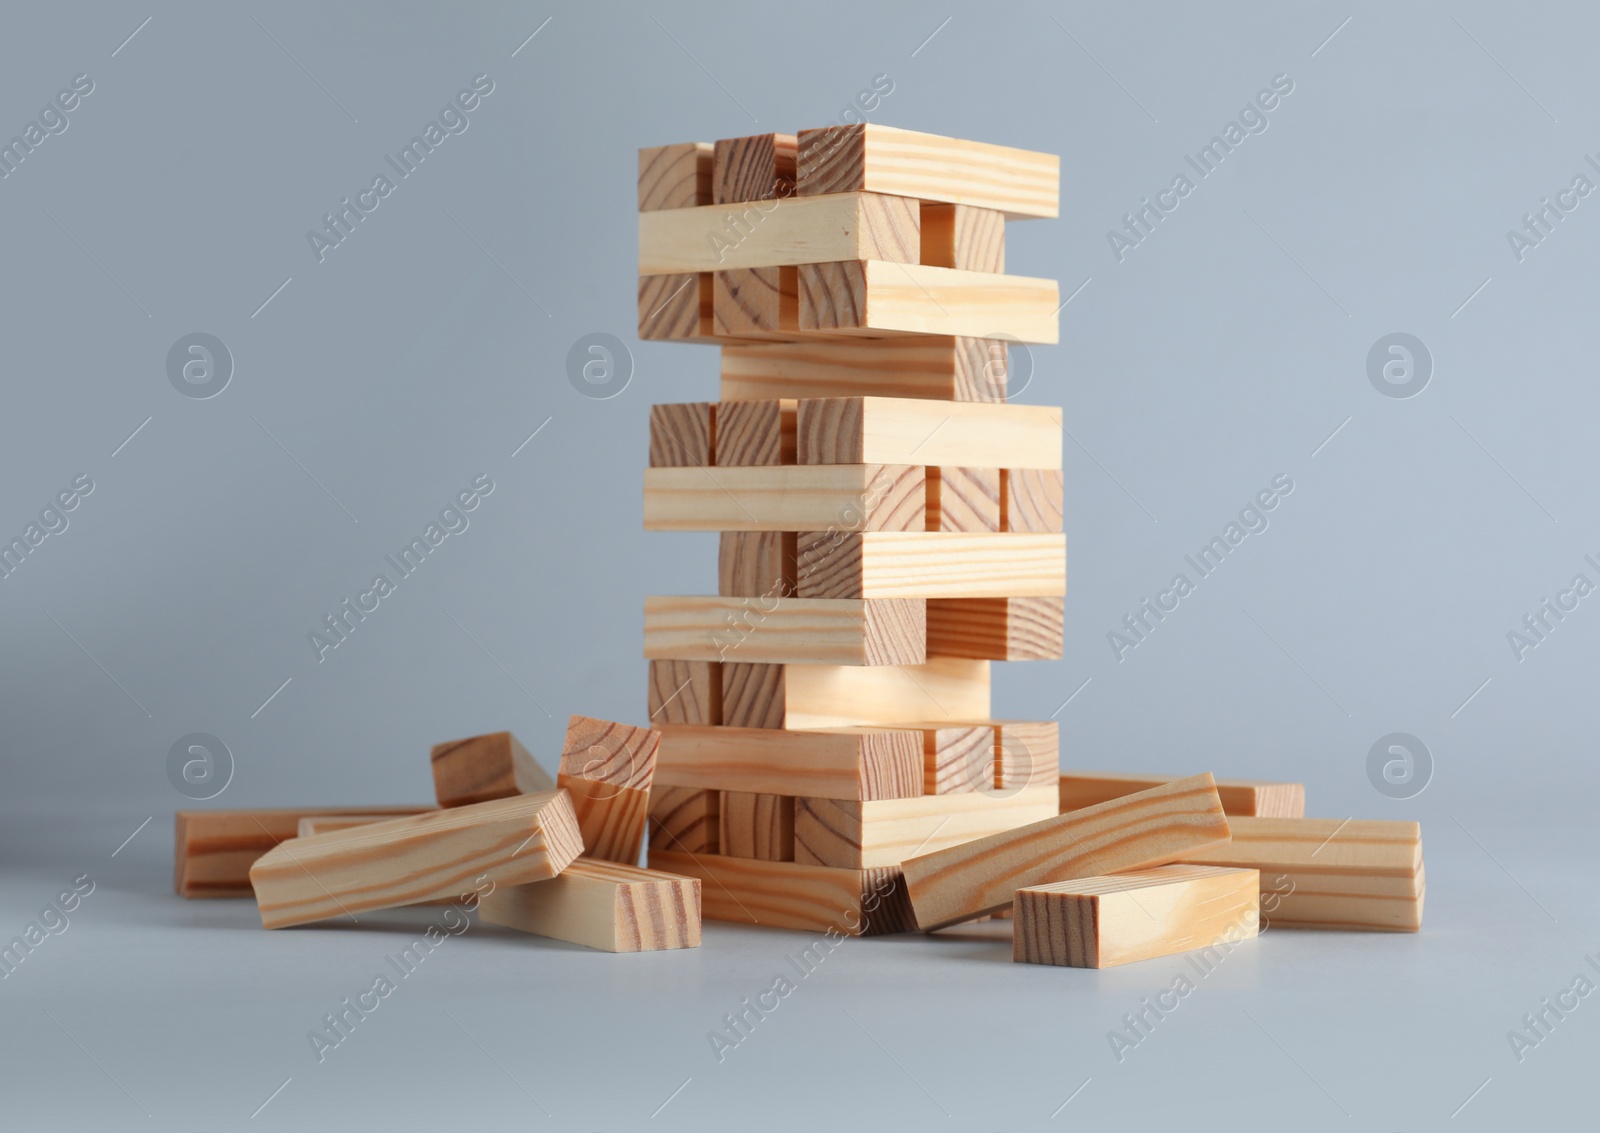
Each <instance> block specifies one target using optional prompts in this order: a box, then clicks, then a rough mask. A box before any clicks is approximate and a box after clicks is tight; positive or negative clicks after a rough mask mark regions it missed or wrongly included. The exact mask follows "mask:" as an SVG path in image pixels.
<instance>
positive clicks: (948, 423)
mask: <svg viewBox="0 0 1600 1133" xmlns="http://www.w3.org/2000/svg"><path fill="white" fill-rule="evenodd" d="M795 428H796V449H797V451H796V458H797V459H798V461H799V462H800V463H801V464H938V465H956V466H964V467H977V468H1044V469H1059V468H1060V467H1061V410H1060V408H1059V407H1057V406H1054V405H986V404H982V403H972V402H968V403H963V404H951V403H943V402H936V401H928V400H926V399H921V398H906V397H817V398H813V397H808V398H802V399H800V404H799V408H798V411H797V416H796V420H795Z"/></svg>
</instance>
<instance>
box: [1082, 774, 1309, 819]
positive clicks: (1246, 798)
mask: <svg viewBox="0 0 1600 1133" xmlns="http://www.w3.org/2000/svg"><path fill="white" fill-rule="evenodd" d="M1173 778H1174V777H1173V776H1171V775H1140V774H1135V773H1132V772H1127V771H1076V770H1074V771H1067V772H1064V773H1063V774H1062V775H1061V779H1060V788H1059V789H1060V792H1061V812H1062V813H1063V814H1065V813H1066V812H1067V811H1069V810H1077V809H1079V808H1080V807H1086V806H1093V805H1094V804H1095V803H1103V802H1105V801H1106V800H1107V799H1120V798H1122V797H1123V796H1124V795H1131V794H1133V793H1134V792H1135V791H1144V790H1148V789H1149V788H1151V787H1154V786H1156V785H1157V784H1160V783H1170V782H1172V780H1173ZM1217 795H1218V797H1219V798H1221V799H1222V811H1223V813H1224V814H1226V815H1228V817H1230V818H1232V817H1235V816H1249V817H1258V818H1302V817H1304V816H1305V813H1306V785H1305V784H1304V783H1273V782H1268V781H1266V780H1262V779H1218V780H1217Z"/></svg>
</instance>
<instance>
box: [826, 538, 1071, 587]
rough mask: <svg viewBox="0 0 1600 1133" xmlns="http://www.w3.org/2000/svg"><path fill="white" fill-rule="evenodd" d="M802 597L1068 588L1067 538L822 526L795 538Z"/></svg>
mask: <svg viewBox="0 0 1600 1133" xmlns="http://www.w3.org/2000/svg"><path fill="white" fill-rule="evenodd" d="M795 555H796V568H795V590H796V593H798V594H799V595H800V597H802V598H1013V597H1022V598H1030V597H1054V596H1056V595H1061V594H1065V593H1066V592H1067V537H1066V536H1065V535H1043V534H1032V533H1026V534H1023V533H1015V532H1010V531H1004V532H978V531H963V532H956V531H920V532H907V531H868V532H844V531H817V532H802V533H801V534H800V536H799V538H798V539H797V540H796V543H795Z"/></svg>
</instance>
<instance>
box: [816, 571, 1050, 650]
mask: <svg viewBox="0 0 1600 1133" xmlns="http://www.w3.org/2000/svg"><path fill="white" fill-rule="evenodd" d="M798 553H799V548H798V545H797V546H796V555H798ZM1065 609H1066V604H1065V601H1064V600H1063V599H1061V598H931V599H929V600H928V655H929V656H930V657H981V658H985V659H987V660H990V661H1049V660H1054V659H1055V658H1058V657H1060V656H1061V650H1062V643H1063V639H1064V636H1065V632H1064V628H1063V627H1064V618H1065Z"/></svg>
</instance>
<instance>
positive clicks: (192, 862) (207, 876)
mask: <svg viewBox="0 0 1600 1133" xmlns="http://www.w3.org/2000/svg"><path fill="white" fill-rule="evenodd" d="M433 809H434V808H433V807H417V806H407V807H396V806H388V807H348V806H346V807H320V808H319V807H299V808H292V807H291V808H282V809H276V810H180V811H178V812H177V814H176V815H175V816H174V822H173V827H174V830H173V833H174V840H173V846H174V853H173V869H172V889H173V892H175V893H177V895H178V896H180V897H189V898H195V897H250V896H252V895H253V893H254V891H253V890H252V889H251V888H250V867H251V866H252V865H254V864H255V862H256V859H257V858H259V857H260V856H261V855H262V854H264V853H266V852H267V851H268V850H270V849H272V848H273V847H274V846H276V845H277V844H278V843H279V842H283V841H286V840H287V839H289V838H293V837H296V835H297V833H298V827H299V824H300V819H301V818H303V817H305V816H307V815H320V814H341V815H362V816H366V815H371V816H373V817H377V818H399V817H402V816H404V815H410V814H424V813H427V812H430V811H432V810H433Z"/></svg>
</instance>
